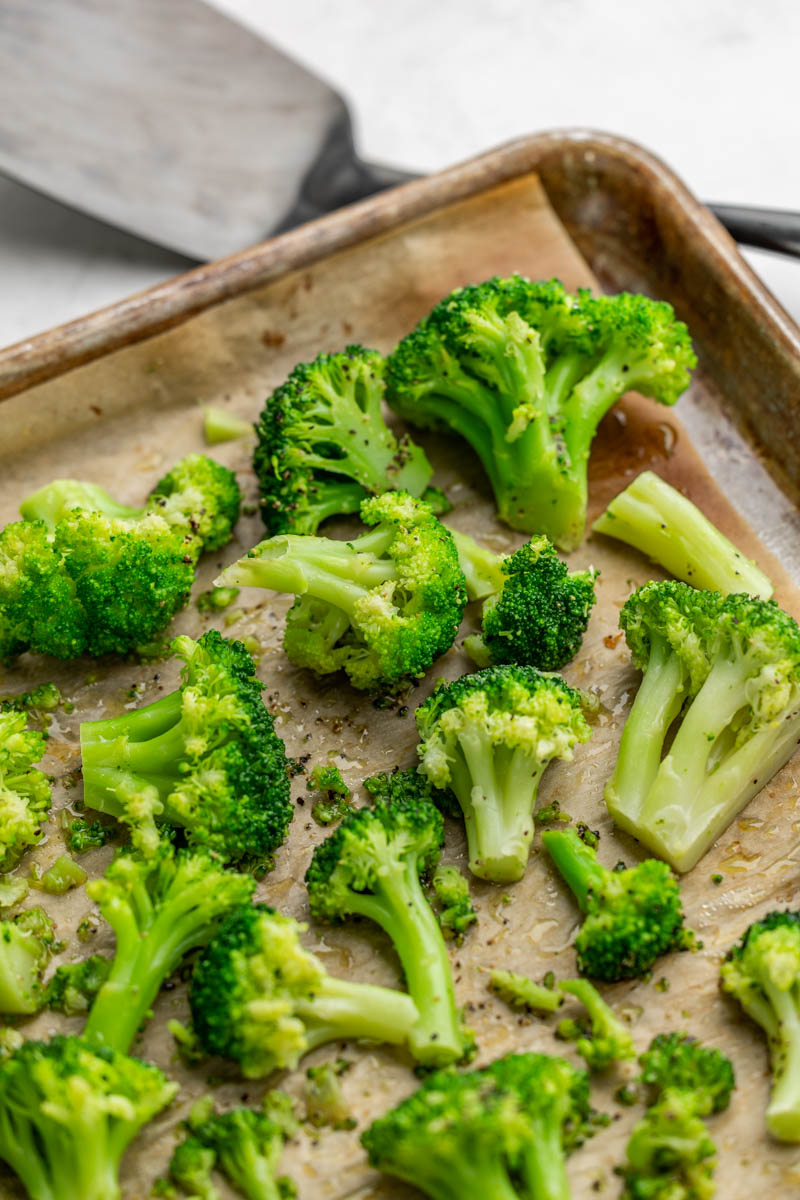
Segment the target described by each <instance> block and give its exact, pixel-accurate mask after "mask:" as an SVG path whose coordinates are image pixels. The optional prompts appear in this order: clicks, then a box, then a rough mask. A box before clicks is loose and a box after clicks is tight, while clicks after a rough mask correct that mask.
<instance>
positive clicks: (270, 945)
mask: <svg viewBox="0 0 800 1200" xmlns="http://www.w3.org/2000/svg"><path fill="white" fill-rule="evenodd" d="M306 928H307V926H305V925H300V924H298V923H297V922H296V921H293V920H292V919H291V918H290V917H283V916H281V915H280V913H276V912H275V910H274V909H272V908H268V907H267V906H266V905H264V904H255V905H250V904H245V905H242V906H240V907H238V908H236V909H234V911H233V912H231V913H230V915H229V916H228V917H227V919H226V920H225V922H224V923H223V925H222V928H221V929H220V931H219V933H218V934H217V935H216V937H214V938H213V940H212V941H211V942H210V943H209V945H208V946H206V948H205V950H204V951H203V953H202V954H201V955H200V957H199V958H198V960H197V964H196V966H195V969H194V975H193V976H192V984H191V988H190V992H189V1002H190V1005H191V1009H192V1023H193V1026H194V1030H195V1032H196V1034H197V1036H198V1038H199V1040H200V1043H201V1045H202V1046H203V1048H204V1049H205V1050H206V1051H208V1053H209V1054H219V1055H221V1056H222V1057H223V1058H230V1059H233V1060H234V1061H235V1062H237V1063H238V1064H239V1066H240V1068H241V1071H242V1074H243V1075H244V1076H245V1077H246V1078H247V1079H260V1078H263V1077H265V1076H266V1075H269V1073H270V1072H271V1071H274V1070H276V1069H277V1068H284V1067H288V1068H294V1067H295V1066H296V1065H297V1063H298V1061H299V1060H300V1058H301V1057H302V1055H304V1054H306V1053H307V1052H308V1051H309V1050H313V1049H314V1048H315V1047H317V1046H321V1045H324V1044H325V1043H326V1042H330V1041H343V1040H345V1039H348V1038H368V1039H370V1040H372V1041H377V1042H392V1043H403V1042H405V1041H406V1040H407V1038H408V1036H409V1034H410V1032H411V1030H412V1029H413V1028H414V1027H415V1025H416V1023H417V1020H418V1016H419V1014H418V1013H417V1009H416V1006H415V1005H414V1002H413V1000H411V999H410V998H409V997H408V996H407V995H405V993H403V992H398V991H393V990H392V989H390V988H382V987H374V986H372V985H370V984H365V983H355V982H353V981H352V980H344V979H336V978H334V977H333V976H332V975H328V974H327V972H326V971H325V968H324V967H323V965H322V963H321V962H320V961H319V959H318V958H316V957H315V956H314V955H313V954H311V953H310V952H309V951H308V950H304V949H303V947H302V946H301V945H300V941H299V935H300V934H301V933H302V932H304V930H305V929H306Z"/></svg>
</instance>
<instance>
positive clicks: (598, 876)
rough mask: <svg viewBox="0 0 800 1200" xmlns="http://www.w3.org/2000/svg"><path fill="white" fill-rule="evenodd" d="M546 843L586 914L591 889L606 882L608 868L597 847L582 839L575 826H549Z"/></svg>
mask: <svg viewBox="0 0 800 1200" xmlns="http://www.w3.org/2000/svg"><path fill="white" fill-rule="evenodd" d="M542 842H543V843H544V846H545V849H546V850H547V853H548V854H549V855H550V857H551V858H552V860H553V862H554V863H555V865H556V868H557V870H558V873H559V875H561V877H562V879H563V880H564V882H565V883H566V884H567V886H568V887H569V889H570V891H571V892H572V894H573V896H574V897H575V899H576V900H577V902H578V907H579V908H580V910H581V912H584V913H585V912H586V911H587V908H588V899H589V896H590V894H591V892H592V891H593V890H594V889H595V888H599V887H600V886H601V885H602V884H603V883H604V882H605V879H606V877H607V875H608V868H607V867H604V866H601V864H600V863H599V862H598V861H597V856H596V854H595V852H594V850H592V849H591V848H590V847H589V846H587V845H586V844H585V843H584V842H582V841H581V839H580V836H579V835H578V833H577V832H576V831H575V830H574V829H545V830H544V832H543V833H542Z"/></svg>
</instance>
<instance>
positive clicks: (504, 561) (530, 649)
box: [454, 534, 597, 671]
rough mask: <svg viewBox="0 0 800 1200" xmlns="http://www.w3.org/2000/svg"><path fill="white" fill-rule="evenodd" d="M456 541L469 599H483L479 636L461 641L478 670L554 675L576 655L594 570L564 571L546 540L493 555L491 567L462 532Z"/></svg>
mask: <svg viewBox="0 0 800 1200" xmlns="http://www.w3.org/2000/svg"><path fill="white" fill-rule="evenodd" d="M454 538H455V543H456V549H457V550H458V559H459V562H460V563H461V568H462V570H463V571H464V576H465V578H466V579H467V594H468V595H469V598H470V599H471V600H472V599H474V598H476V597H477V595H478V593H479V592H480V594H481V595H483V596H485V597H486V598H485V600H484V604H483V617H482V622H481V625H482V629H481V633H480V634H471V635H470V636H469V637H468V638H466V639H465V641H464V649H465V650H466V652H467V654H469V656H470V658H472V659H474V661H475V662H476V663H477V665H478V666H479V667H488V666H492V665H498V664H501V663H520V664H522V665H523V666H528V667H538V668H539V669H540V670H541V671H557V670H558V669H559V668H560V667H563V666H564V665H565V664H566V663H568V662H569V661H570V660H571V659H572V658H574V657H575V655H576V654H577V653H578V650H579V649H580V646H581V642H582V640H583V635H584V633H585V632H586V626H587V624H588V623H589V613H590V611H591V608H592V605H593V604H594V602H595V594H594V583H595V579H596V578H597V572H596V571H595V570H594V568H593V567H590V568H589V569H588V570H586V571H572V572H570V571H568V570H567V567H566V564H565V563H563V562H562V561H561V559H560V558H559V557H558V555H557V554H556V552H555V550H554V549H553V546H552V544H551V542H549V541H548V539H547V538H546V537H536V538H531V540H530V541H529V542H526V543H525V545H524V546H521V547H520V548H519V550H516V551H514V553H513V554H509V555H508V556H503V555H495V556H492V557H494V558H495V563H494V566H493V567H492V566H491V565H490V564H489V563H488V561H487V559H488V558H489V556H490V551H488V550H486V549H485V548H484V547H482V546H479V545H478V544H477V542H473V541H472V538H469V537H467V536H466V535H465V534H454ZM470 581H472V582H471V583H470ZM490 589H491V590H490Z"/></svg>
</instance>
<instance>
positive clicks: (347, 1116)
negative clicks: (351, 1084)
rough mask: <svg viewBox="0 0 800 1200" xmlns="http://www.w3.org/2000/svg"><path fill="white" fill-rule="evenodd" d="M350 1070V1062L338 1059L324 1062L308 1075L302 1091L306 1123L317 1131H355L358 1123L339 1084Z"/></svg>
mask: <svg viewBox="0 0 800 1200" xmlns="http://www.w3.org/2000/svg"><path fill="white" fill-rule="evenodd" d="M351 1066H352V1063H350V1062H348V1060H347V1059H344V1058H337V1059H336V1061H335V1062H324V1063H321V1064H320V1066H318V1067H309V1068H308V1070H307V1071H306V1078H305V1085H304V1089H303V1096H304V1100H305V1106H306V1120H307V1121H308V1122H309V1124H310V1125H313V1126H314V1127H315V1128H316V1129H321V1128H322V1127H323V1126H325V1125H330V1126H331V1128H332V1129H355V1127H356V1124H357V1122H356V1119H355V1117H354V1116H353V1114H352V1112H351V1110H350V1106H349V1105H348V1103H347V1101H346V1100H345V1098H344V1095H343V1093H342V1087H341V1082H340V1081H341V1078H342V1076H343V1075H344V1074H345V1073H346V1072H347V1071H349V1070H350V1067H351Z"/></svg>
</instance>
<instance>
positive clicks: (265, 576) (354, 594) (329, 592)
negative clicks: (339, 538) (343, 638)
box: [220, 531, 397, 614]
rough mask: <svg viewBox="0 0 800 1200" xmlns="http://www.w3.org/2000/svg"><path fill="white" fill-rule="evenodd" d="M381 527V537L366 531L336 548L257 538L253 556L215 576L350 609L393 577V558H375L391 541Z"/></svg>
mask: <svg viewBox="0 0 800 1200" xmlns="http://www.w3.org/2000/svg"><path fill="white" fill-rule="evenodd" d="M380 532H381V537H380V539H378V538H373V537H371V536H370V535H369V534H368V535H366V536H365V537H364V538H359V539H358V540H357V541H356V542H351V543H344V542H343V543H341V545H342V549H341V550H340V551H339V550H338V549H337V548H336V543H332V542H331V540H330V539H329V538H316V537H303V536H300V535H297V534H285V535H283V536H280V537H276V538H272V539H271V540H270V541H267V542H264V543H262V545H261V546H260V547H259V548H258V556H256V554H255V553H253V554H252V555H251V556H250V557H248V558H244V559H241V560H240V561H239V562H238V563H234V564H233V566H231V567H228V568H227V569H226V570H225V571H223V573H222V575H221V576H220V578H221V579H222V580H223V581H224V582H225V583H226V584H230V583H234V584H236V585H237V586H242V587H262V588H272V589H273V590H274V591H277V592H294V594H295V595H298V596H303V595H306V594H308V595H310V596H313V597H315V598H316V599H317V600H324V601H325V602H326V603H328V604H331V605H333V606H334V607H335V608H339V609H342V611H344V612H346V613H348V614H352V613H353V611H354V610H355V606H356V604H357V603H358V602H359V600H363V599H364V598H365V597H366V596H367V595H368V593H369V591H370V589H371V588H374V587H377V586H379V585H380V584H382V583H386V582H389V581H391V580H393V579H396V578H397V568H396V567H395V564H394V562H393V560H392V559H390V558H381V557H379V555H380V552H381V550H382V549H385V548H386V545H387V542H390V541H391V536H389V537H388V539H387V536H386V534H385V532H384V531H380ZM373 547H374V548H373ZM365 551H366V552H365Z"/></svg>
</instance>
